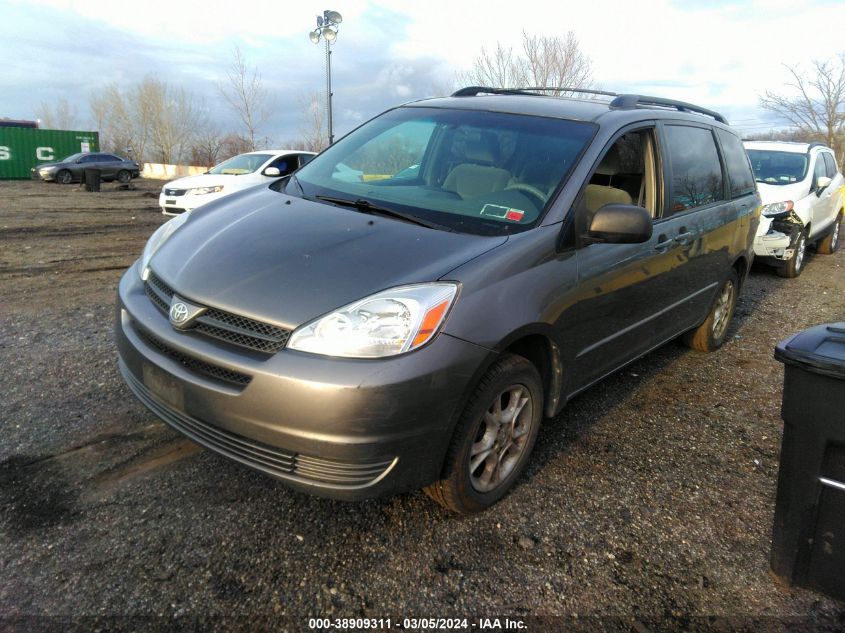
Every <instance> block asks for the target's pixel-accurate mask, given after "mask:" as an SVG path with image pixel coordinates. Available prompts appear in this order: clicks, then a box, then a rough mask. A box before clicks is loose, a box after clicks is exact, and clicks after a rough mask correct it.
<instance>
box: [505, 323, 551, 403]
mask: <svg viewBox="0 0 845 633" xmlns="http://www.w3.org/2000/svg"><path fill="white" fill-rule="evenodd" d="M550 330H551V328H550V326H548V325H544V324H535V325H531V326H526V327H523V328H520V329H518V330H516V331H514V332H512V333H511V334H510V335H509V336H507V337H506V338H505V339H504V340H503V341H502V342H501V344H500V345H499V346H498V347H497V349H496V351H497V352H498V353H499V354H506V353H509V354H516V355H518V356H522V357H523V358H525V359H527V360H528V361H529V362H531V364H533V365H534V366H535V367H536V368H537V371H538V372H540V378H541V379H542V382H543V413H544V414H545V416H546V417H553V416H554V415H555V414H556V413H557V412H558V411H559V410H560V408H561V406H562V403H561V402H560V400H561V392H562V387H563V367H562V362H561V353H560V348H559V347H558V345H557V343H555V341H554V338H553V336H552V334H553V333H552V332H551V331H550Z"/></svg>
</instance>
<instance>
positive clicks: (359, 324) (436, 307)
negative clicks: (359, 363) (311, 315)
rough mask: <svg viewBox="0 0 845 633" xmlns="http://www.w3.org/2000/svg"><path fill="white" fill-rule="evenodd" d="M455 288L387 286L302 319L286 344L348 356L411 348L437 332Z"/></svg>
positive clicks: (374, 355)
mask: <svg viewBox="0 0 845 633" xmlns="http://www.w3.org/2000/svg"><path fill="white" fill-rule="evenodd" d="M457 292H458V286H457V284H454V283H447V282H438V283H428V284H417V285H413V286H400V287H398V288H391V289H390V290H385V291H383V292H379V293H378V294H374V295H371V296H369V297H366V298H365V299H361V300H360V301H356V302H355V303H352V304H349V305H348V306H344V307H342V308H339V309H338V310H335V311H334V312H332V313H331V314H328V315H326V316H324V317H320V318H319V319H316V320H314V321H311V322H310V323H306V324H305V325H303V326H301V327H300V328H298V329H297V330H296V331H295V332H294V333H293V336H291V338H290V342H289V343H288V347H289V348H290V349H295V350H299V351H301V352H311V353H312V354H322V355H325V356H344V357H347V358H381V357H384V356H395V355H396V354H402V353H404V352H409V351H411V350H413V349H417V348H418V347H420V346H422V345H425V344H426V343H427V342H428V341H430V340H431V339H432V338H433V337H434V335H435V334H437V332H438V331H439V330H440V326H441V325H443V321H444V320H445V318H446V314H447V313H448V312H449V308H450V307H451V305H452V302H453V301H454V300H455V295H456V294H457Z"/></svg>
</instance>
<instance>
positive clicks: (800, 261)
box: [793, 233, 807, 272]
mask: <svg viewBox="0 0 845 633" xmlns="http://www.w3.org/2000/svg"><path fill="white" fill-rule="evenodd" d="M806 250H807V239H806V238H805V237H804V234H803V233H802V234H801V237H799V238H798V244H797V245H796V246H795V254H794V255H793V257H794V258H795V272H798V271H799V270H801V266H803V265H804V251H806Z"/></svg>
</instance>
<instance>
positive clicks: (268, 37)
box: [0, 0, 845, 141]
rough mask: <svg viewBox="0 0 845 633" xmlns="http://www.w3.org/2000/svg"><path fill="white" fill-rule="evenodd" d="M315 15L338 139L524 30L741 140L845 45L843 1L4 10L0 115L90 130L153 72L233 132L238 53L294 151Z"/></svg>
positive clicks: (92, 0) (57, 3)
mask: <svg viewBox="0 0 845 633" xmlns="http://www.w3.org/2000/svg"><path fill="white" fill-rule="evenodd" d="M323 9H333V10H336V11H339V12H340V13H342V14H343V23H342V24H341V27H340V34H339V36H338V39H337V42H336V44H335V45H334V46H333V47H332V50H333V55H332V78H333V82H334V86H333V88H334V90H333V92H334V112H335V134H336V135H338V134H343V133H345V132H347V131H349V130H350V129H351V128H352V127H354V126H355V125H357V124H358V123H360V122H361V121H364V120H366V119H368V118H370V117H372V116H374V115H376V114H378V113H379V112H381V111H382V110H384V109H386V108H387V107H389V106H391V105H395V104H397V103H401V102H404V101H408V100H411V99H416V98H422V97H426V96H431V95H432V94H435V93H436V92H437V91H438V90H441V91H442V89H443V88H444V87H447V86H452V84H453V81H454V76H455V73H456V72H458V71H461V70H466V69H468V68H469V67H470V65H471V64H472V61H473V59H474V58H475V57H476V56H477V55H478V54H479V52H480V50H481V48H482V47H488V48H495V46H496V43H497V42H502V43H503V44H505V45H513V46H514V47H518V46H519V45H520V41H521V37H522V30H523V29H524V30H526V31H528V32H530V33H537V34H541V35H553V34H559V33H565V32H566V31H567V30H572V31H574V32H575V34H576V35H577V37H578V38H579V40H580V42H581V47H582V50H583V51H584V53H585V54H587V55H588V56H589V57H590V58H591V59H592V62H593V74H594V77H595V80H596V82H597V83H598V84H599V86H600V87H601V88H604V89H605V90H612V91H616V92H638V93H641V94H650V95H656V96H664V97H672V98H676V99H682V100H685V101H692V102H694V103H697V104H699V105H702V106H705V107H708V108H712V109H715V110H718V111H721V112H722V113H723V114H724V115H725V116H727V117H728V119H729V120H730V121H731V122H732V123H734V124H735V125H737V127H740V128H743V130H744V131H749V132H750V131H760V130H765V129H768V128H769V127H770V126H771V124H772V122H773V121H772V119H771V117H770V115H768V114H767V113H765V112H764V111H762V110H760V109H759V107H758V105H757V103H758V98H759V95H761V94H763V93H764V92H765V90H766V89H770V90H783V89H784V87H783V84H784V83H785V82H786V81H787V79H788V77H787V74H786V71H785V69H784V68H783V66H782V64H790V65H794V64H803V65H805V66H808V65H809V63H810V61H811V60H813V59H826V58H829V57H832V56H833V55H835V54H837V53H839V52H841V51H842V50H843V48H845V46H843V44H842V43H841V42H842V37H843V19H842V18H843V17H845V2H843V0H838V1H822V0H818V1H811V0H802V1H801V2H795V0H754V1H747V2H737V1H734V2H729V1H718V0H716V1H711V2H707V1H705V0H700V1H696V2H685V1H682V0H678V1H671V0H654V1H650V0H641V1H639V2H632V1H627V2H624V1H623V2H619V1H611V0H591V1H590V2H577V3H576V2H567V1H561V0H557V1H552V0H545V1H540V0H519V1H518V2H514V1H513V0H507V1H499V0H488V1H487V2H461V1H460V0H417V1H406V0H395V1H391V2H367V1H344V0H332V3H331V4H326V3H325V2H324V0H321V1H320V2H314V1H311V0H296V1H294V2H291V1H278V0H277V1H276V2H252V1H250V0H241V1H240V2H232V1H231V0H228V1H224V2H217V1H214V0H206V1H204V2H182V1H180V0H170V1H169V2H161V1H158V0H141V1H140V2H132V1H130V2H122V1H121V0H110V1H109V2H106V1H104V0H102V1H101V0H89V1H74V0H0V24H2V27H3V28H2V29H0V63H2V74H0V117H9V118H19V119H32V118H34V117H35V111H36V109H37V108H38V105H39V104H40V103H41V102H42V101H44V102H48V103H51V102H53V101H55V100H56V99H57V98H59V97H65V98H67V99H68V100H69V101H70V102H71V103H72V104H73V105H75V106H76V108H77V110H78V113H79V122H80V124H82V125H81V127H83V128H86V127H90V125H91V121H90V113H89V109H88V95H89V94H91V92H92V91H96V90H97V89H98V88H99V87H102V86H103V85H104V84H106V83H108V82H110V81H117V82H121V83H124V84H126V85H129V84H132V83H133V82H136V81H138V80H139V79H141V78H142V77H143V76H144V75H146V74H148V73H152V74H153V75H155V76H156V77H157V78H160V79H164V80H167V81H168V82H170V83H171V84H174V85H180V86H183V87H185V88H186V89H187V90H189V91H191V92H193V93H195V94H196V95H198V96H202V97H203V98H204V100H205V104H206V107H207V108H208V110H209V112H210V114H211V115H212V117H213V118H215V119H216V120H218V121H219V123H220V124H221V125H222V126H223V127H224V128H231V129H235V128H236V126H237V123H236V121H235V119H234V116H233V114H232V113H231V112H230V111H229V110H228V109H227V106H226V104H225V102H224V101H223V99H222V98H221V97H220V95H219V92H218V91H217V88H216V86H217V84H218V82H219V81H220V80H221V79H222V78H223V77H224V73H225V68H226V66H227V65H228V64H229V63H230V61H231V51H232V47H233V46H235V45H238V46H240V47H241V49H242V51H243V52H244V54H245V56H246V58H247V61H248V63H249V64H251V65H255V66H257V67H258V68H259V70H260V72H261V75H262V77H263V79H264V82H265V85H266V87H267V88H268V90H269V92H270V102H271V107H272V111H273V116H272V119H271V120H270V121H269V122H268V124H267V125H266V126H265V129H263V130H262V133H263V134H264V135H267V136H269V137H270V138H272V139H274V140H275V141H283V140H285V139H290V138H294V137H296V136H297V128H298V126H299V124H300V118H301V114H300V108H299V105H298V101H299V100H300V99H301V98H302V97H303V96H304V95H308V94H309V93H312V92H314V91H320V92H321V94H324V93H323V92H322V91H324V89H325V79H324V68H325V66H324V63H325V57H324V49H323V45H322V43H321V44H320V45H318V46H315V45H313V44H311V42H310V41H309V39H308V32H309V31H310V30H311V29H313V28H314V27H315V26H316V15H317V14H318V13H322V11H323Z"/></svg>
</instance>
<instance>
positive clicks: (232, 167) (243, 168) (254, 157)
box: [208, 154, 273, 176]
mask: <svg viewBox="0 0 845 633" xmlns="http://www.w3.org/2000/svg"><path fill="white" fill-rule="evenodd" d="M271 158H273V155H272V154H241V155H240V156H233V157H232V158H230V159H229V160H224V161H223V162H222V163H220V164H219V165H217V166H215V167H212V168H211V169H209V170H208V173H209V174H234V175H235V176H240V175H242V174H251V173H252V172H254V171H255V170H257V169H258V168H259V167H261V165H263V164H264V163H266V162H267V161H268V160H270V159H271Z"/></svg>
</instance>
